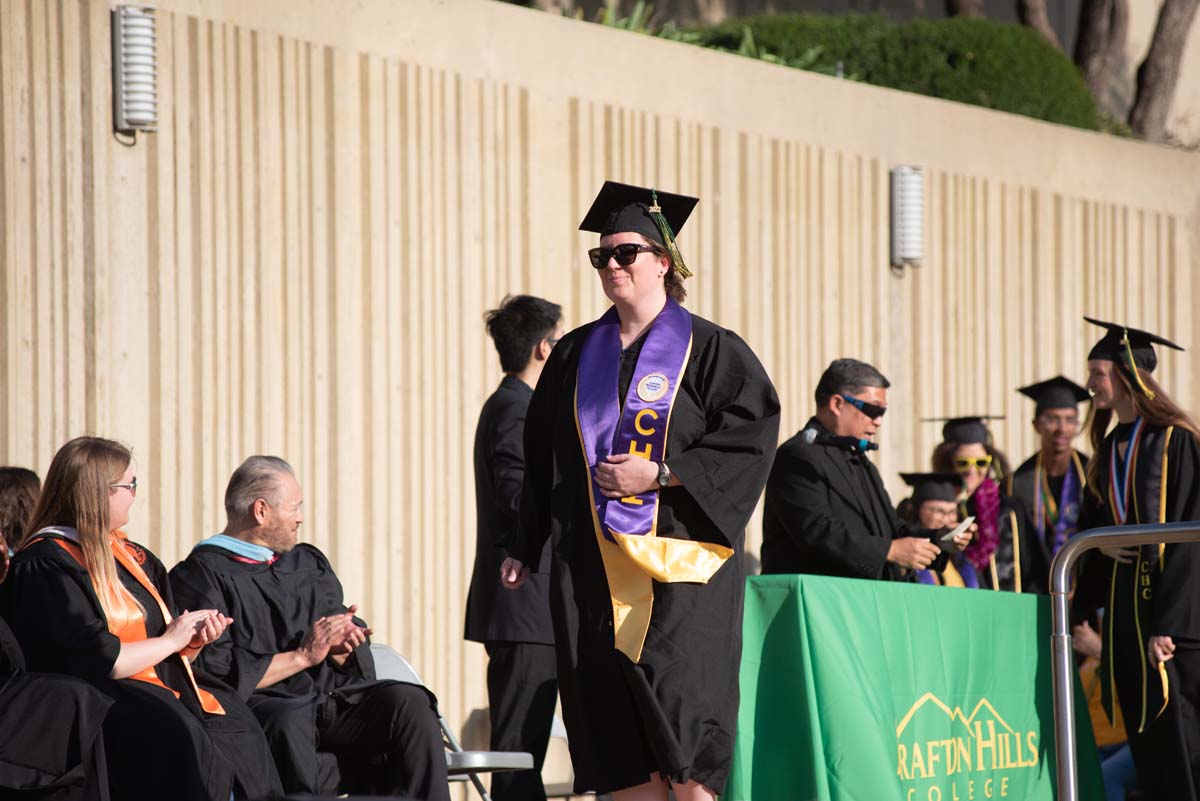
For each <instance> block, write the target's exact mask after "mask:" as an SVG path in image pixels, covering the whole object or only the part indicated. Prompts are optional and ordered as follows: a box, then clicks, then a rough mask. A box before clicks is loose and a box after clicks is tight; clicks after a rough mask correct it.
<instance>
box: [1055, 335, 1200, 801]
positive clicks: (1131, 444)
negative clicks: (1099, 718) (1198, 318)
mask: <svg viewBox="0 0 1200 801" xmlns="http://www.w3.org/2000/svg"><path fill="white" fill-rule="evenodd" d="M1084 319H1086V320H1088V322H1091V323H1094V324H1096V325H1099V326H1102V327H1104V328H1105V329H1106V333H1105V335H1104V337H1103V338H1102V339H1101V340H1100V341H1099V342H1098V343H1096V345H1095V347H1093V348H1092V350H1091V353H1090V354H1089V355H1088V381H1087V388H1088V390H1089V391H1090V392H1092V408H1093V411H1092V419H1091V421H1090V425H1089V432H1088V433H1089V437H1090V438H1091V441H1092V445H1093V448H1094V453H1095V458H1093V460H1092V462H1091V464H1090V466H1089V476H1088V492H1087V494H1086V495H1085V499H1084V508H1083V512H1082V513H1081V517H1080V523H1079V527H1080V529H1081V530H1086V529H1090V528H1095V527H1097V526H1111V525H1126V524H1135V523H1173V522H1180V521H1187V520H1200V446H1198V444H1197V441H1198V439H1200V434H1198V432H1197V427H1196V423H1195V422H1194V421H1193V420H1192V419H1191V418H1190V417H1189V416H1188V415H1187V414H1186V413H1185V412H1184V411H1183V410H1182V409H1180V408H1179V406H1177V405H1176V404H1175V403H1174V402H1173V401H1172V400H1171V399H1170V397H1168V396H1167V394H1166V393H1165V392H1164V391H1163V389H1162V387H1161V386H1159V385H1158V383H1157V382H1156V381H1155V380H1154V379H1153V378H1152V377H1151V375H1150V373H1151V371H1152V370H1154V368H1155V367H1156V366H1157V363H1158V357H1157V355H1156V354H1155V352H1154V345H1155V344H1158V345H1164V346H1166V347H1170V348H1175V349H1177V350H1182V348H1179V346H1178V345H1175V344H1173V343H1171V342H1168V341H1167V340H1165V339H1163V338H1162V337H1159V336H1156V335H1154V334H1150V333H1147V332H1145V331H1138V330H1137V329H1133V328H1126V327H1124V326H1120V325H1115V324H1112V323H1102V322H1100V321H1098V320H1093V319H1091V318H1084ZM1114 414H1115V415H1116V417H1117V425H1116V426H1115V427H1114V428H1113V430H1112V431H1109V430H1108V427H1109V424H1110V423H1111V422H1112V418H1113V415H1114ZM1084 570H1085V575H1084V577H1082V578H1081V579H1080V583H1081V584H1087V585H1095V584H1096V583H1097V579H1098V578H1099V579H1100V580H1101V581H1102V582H1103V583H1104V585H1106V586H1105V589H1106V590H1107V593H1106V595H1107V597H1106V598H1105V607H1106V612H1105V615H1104V622H1103V625H1102V628H1101V636H1102V638H1103V653H1102V655H1101V662H1100V675H1101V693H1102V698H1103V700H1104V704H1105V707H1106V709H1107V710H1108V712H1109V719H1110V720H1112V719H1113V712H1114V704H1116V703H1119V704H1120V709H1121V715H1122V717H1123V718H1124V721H1125V730H1126V733H1127V734H1128V735H1129V746H1130V749H1131V750H1132V751H1133V759H1134V763H1135V764H1136V766H1137V772H1138V782H1139V784H1140V786H1141V790H1142V794H1143V798H1146V799H1166V798H1169V799H1183V800H1184V801H1195V799H1196V798H1197V786H1198V784H1200V723H1198V720H1200V581H1197V576H1200V544H1197V543H1179V544H1172V545H1143V546H1141V547H1123V548H1105V549H1103V554H1102V555H1101V554H1098V555H1096V556H1095V558H1092V559H1089V560H1088V563H1087V564H1086V565H1085V567H1084ZM1077 596H1078V593H1077Z"/></svg>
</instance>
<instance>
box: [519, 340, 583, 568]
mask: <svg viewBox="0 0 1200 801" xmlns="http://www.w3.org/2000/svg"><path fill="white" fill-rule="evenodd" d="M589 330H591V326H585V327H584V328H582V329H579V330H577V331H573V332H571V334H568V335H567V336H566V337H564V338H563V339H562V340H560V341H559V343H558V345H557V346H556V347H555V348H554V350H552V351H551V352H550V358H549V359H548V360H547V361H546V366H545V367H544V368H542V375H541V376H540V377H539V378H538V383H537V387H535V388H534V390H533V397H532V398H531V399H530V401H529V408H528V410H527V411H526V413H525V419H526V420H527V421H533V423H532V424H527V425H526V426H525V434H524V451H525V473H524V484H523V487H522V490H521V508H520V525H518V526H517V527H516V528H515V529H514V530H513V534H512V540H511V541H510V542H509V543H507V546H508V552H509V554H510V555H511V556H512V557H513V558H514V559H517V560H519V561H520V562H521V563H522V564H524V565H525V566H526V567H528V568H529V569H530V571H532V572H537V571H538V566H539V565H538V563H539V562H540V561H541V554H542V548H543V547H544V546H545V544H546V541H547V540H548V539H549V538H550V528H551V525H552V519H553V514H552V509H551V505H550V498H551V495H552V493H553V489H554V481H555V469H554V438H553V436H552V429H551V427H550V425H549V422H548V421H551V420H553V419H554V416H555V413H556V411H557V409H558V404H559V395H560V393H561V392H563V391H566V390H565V389H564V382H565V381H566V380H567V369H566V361H567V358H566V357H567V352H568V350H570V349H571V348H572V346H578V344H580V343H582V341H583V337H586V336H587V332H588V331H589Z"/></svg>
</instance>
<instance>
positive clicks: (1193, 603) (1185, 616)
mask: <svg viewBox="0 0 1200 801" xmlns="http://www.w3.org/2000/svg"><path fill="white" fill-rule="evenodd" d="M1167 465H1168V468H1167V469H1168V470H1169V474H1168V476H1167V488H1166V489H1167V493H1166V497H1167V509H1166V520H1168V521H1171V522H1174V521H1183V520H1200V484H1198V483H1197V482H1198V481H1200V447H1198V446H1197V443H1196V440H1195V438H1194V437H1192V435H1191V434H1189V433H1188V432H1187V431H1185V430H1183V429H1180V428H1176V429H1175V431H1174V432H1172V437H1171V442H1170V444H1169V445H1168V446H1167ZM1197 576H1200V543H1191V542H1188V543H1178V544H1174V545H1167V546H1166V548H1165V549H1164V551H1163V564H1162V575H1161V576H1160V577H1159V580H1158V582H1157V584H1158V590H1157V593H1156V597H1155V599H1154V616H1153V623H1152V625H1151V627H1150V632H1149V633H1148V634H1151V635H1170V636H1172V637H1179V636H1183V637H1186V638H1189V639H1200V582H1197V580H1196V577H1197Z"/></svg>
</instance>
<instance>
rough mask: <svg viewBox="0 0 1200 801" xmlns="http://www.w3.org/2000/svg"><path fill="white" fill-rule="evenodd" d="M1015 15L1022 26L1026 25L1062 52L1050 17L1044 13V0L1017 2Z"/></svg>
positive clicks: (1020, 0)
mask: <svg viewBox="0 0 1200 801" xmlns="http://www.w3.org/2000/svg"><path fill="white" fill-rule="evenodd" d="M1017 15H1018V16H1019V17H1020V18H1021V24H1022V25H1028V26H1029V27H1030V28H1033V29H1034V30H1035V31H1037V32H1038V33H1040V34H1041V35H1042V36H1043V37H1045V39H1046V41H1047V42H1049V43H1050V44H1052V45H1054V47H1055V48H1056V49H1058V50H1062V49H1063V46H1062V42H1060V41H1059V40H1058V34H1057V33H1055V32H1054V26H1053V25H1051V24H1050V15H1049V14H1047V13H1046V0H1017Z"/></svg>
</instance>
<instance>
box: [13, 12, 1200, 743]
mask: <svg viewBox="0 0 1200 801" xmlns="http://www.w3.org/2000/svg"><path fill="white" fill-rule="evenodd" d="M155 5H157V6H158V7H159V9H160V14H159V38H160V45H159V58H160V66H159V80H160V85H159V92H160V128H159V131H158V132H157V133H155V134H150V135H142V136H139V137H138V138H137V141H136V143H134V144H133V145H132V146H127V145H126V144H123V143H121V142H119V141H117V140H116V139H115V138H114V137H113V135H112V133H111V130H110V124H111V123H110V118H111V113H110V102H111V101H110V94H109V93H110V79H109V61H110V54H109V38H108V37H109V27H108V25H109V23H108V11H107V6H106V4H105V3H104V2H91V1H90V0H0V209H2V211H3V214H2V225H0V301H2V308H3V320H2V322H0V461H3V462H7V463H16V464H26V465H30V466H32V467H35V468H36V469H38V470H39V471H44V470H45V468H46V466H47V464H48V463H49V460H50V457H51V455H52V454H53V451H54V449H55V448H56V447H57V446H58V445H59V444H61V443H62V442H63V441H64V440H65V439H67V438H68V437H70V436H74V435H77V434H80V433H84V432H95V433H100V434H105V435H110V436H115V437H118V438H120V439H122V440H124V441H126V442H128V443H130V444H131V445H132V446H133V447H134V450H135V454H136V456H137V458H138V473H139V478H140V479H141V480H142V481H144V482H145V489H144V490H143V491H142V492H140V493H139V498H138V501H139V503H138V506H137V507H135V518H134V521H133V523H132V524H131V527H130V528H131V533H132V534H133V536H135V537H136V538H139V539H142V540H144V541H146V542H147V543H148V544H150V545H151V547H152V548H153V549H154V550H155V551H156V552H157V553H158V554H159V555H160V556H161V557H162V558H163V559H164V561H166V562H167V563H168V564H171V563H173V562H174V561H175V560H177V559H179V558H181V557H182V556H183V555H184V554H185V553H186V552H187V550H188V548H189V547H190V545H191V544H192V543H193V542H195V541H196V540H198V539H200V538H201V537H203V536H206V535H208V534H211V533H213V532H215V531H217V530H218V529H219V528H220V526H221V524H222V515H221V494H222V492H223V489H224V484H225V480H226V478H227V476H228V475H229V473H230V471H231V470H232V469H233V467H235V466H236V464H237V463H238V462H239V461H240V460H241V459H242V458H243V457H244V456H246V455H248V454H251V453H255V452H272V453H278V454H281V455H283V456H285V457H286V458H288V459H289V460H290V461H291V462H292V463H293V464H294V465H295V466H296V468H297V470H298V471H299V474H300V477H301V481H302V483H303V485H304V488H305V490H306V494H307V499H306V504H305V509H306V513H307V520H306V523H305V526H304V529H303V534H304V536H305V537H306V538H308V539H310V540H311V541H313V542H315V543H317V544H318V545H319V546H321V547H322V548H324V549H326V551H327V552H329V553H330V555H331V557H332V558H333V560H334V563H335V565H336V567H337V569H338V571H339V573H340V575H341V576H342V578H343V580H344V583H345V585H346V589H347V595H348V597H349V598H350V599H351V600H355V601H357V602H358V603H359V604H360V605H361V607H362V610H363V614H364V615H366V616H367V617H368V618H369V619H370V620H372V622H373V623H374V624H375V626H376V630H377V631H378V632H379V633H380V635H381V636H382V637H383V638H385V639H387V640H388V641H390V642H391V643H393V644H395V645H396V646H397V647H398V648H399V649H400V650H402V651H403V652H405V653H406V654H408V655H409V656H410V657H411V658H412V660H413V661H414V662H415V664H416V665H417V667H418V669H419V670H420V671H421V672H422V673H423V674H424V675H425V677H426V679H427V680H428V681H429V683H430V684H431V685H432V686H433V687H434V688H435V689H436V691H437V692H438V694H439V695H440V697H441V699H442V703H443V707H444V709H445V710H446V712H447V714H448V716H449V717H450V719H451V720H452V721H455V722H456V723H461V722H462V721H463V720H464V719H465V717H466V714H467V713H468V711H469V710H471V709H473V708H478V707H482V706H484V704H485V693H484V687H483V664H484V654H483V650H482V648H480V647H478V646H476V645H473V644H464V643H463V642H462V639H461V631H462V611H463V602H464V599H465V596H466V588H467V582H468V579H469V572H470V560H471V556H472V553H473V547H474V546H473V538H474V533H473V525H474V512H473V495H472V480H473V479H472V474H471V442H472V436H473V429H474V423H475V419H476V414H477V410H478V408H479V406H480V404H481V403H482V401H483V399H484V398H485V397H486V395H487V393H488V392H489V391H490V390H491V389H492V387H493V386H494V385H495V384H496V383H497V381H498V380H499V377H500V376H499V370H498V365H497V364H496V359H495V355H494V352H493V351H492V349H491V347H490V343H489V342H488V341H487V339H486V337H485V336H484V333H483V327H482V321H481V314H482V312H483V311H484V310H485V309H487V308H489V307H491V306H493V305H495V303H496V302H497V301H498V300H499V299H500V298H501V297H502V296H503V295H504V294H505V293H506V292H517V291H528V292H534V293H538V294H544V295H546V296H548V297H551V298H553V299H556V300H559V301H561V302H563V304H564V307H565V310H566V315H567V321H568V323H569V324H570V325H576V324H579V323H581V322H584V321H586V320H588V319H590V318H592V317H594V316H595V315H597V314H598V313H599V312H600V311H601V310H602V309H603V308H604V301H603V296H602V294H601V293H600V292H599V289H598V287H597V285H596V281H595V278H594V277H593V276H592V271H591V269H590V267H588V265H587V262H586V258H585V256H584V250H585V248H586V247H588V246H589V243H590V239H589V237H587V236H584V235H581V234H578V233H577V232H576V231H575V225H576V223H577V221H578V220H579V219H580V217H581V216H582V213H583V212H584V210H585V209H586V208H587V205H588V203H589V202H590V199H591V197H592V194H593V192H594V191H595V189H596V188H597V187H598V186H599V185H600V183H601V182H602V181H603V179H605V178H607V177H611V178H616V179H621V180H627V181H633V182H647V183H657V184H658V185H659V186H662V187H663V188H667V189H674V190H678V191H683V192H692V193H696V194H699V195H700V196H701V197H702V201H701V204H700V206H699V208H698V211H697V213H696V215H695V218H694V220H693V221H692V222H691V223H689V225H688V226H687V228H686V229H685V231H684V232H683V234H682V237H681V244H682V246H683V248H684V250H685V253H686V254H687V256H688V259H689V263H690V264H691V265H692V266H693V268H694V269H695V270H696V272H697V277H696V278H695V279H694V280H693V281H692V282H691V285H690V287H689V289H690V292H691V295H690V300H689V305H690V306H691V308H692V309H693V310H695V311H696V312H697V313H700V314H703V315H705V316H709V317H711V318H714V319H716V320H717V321H719V322H721V323H723V324H726V325H728V326H730V327H732V328H734V329H736V330H738V331H739V332H741V333H742V334H743V335H744V336H745V337H746V339H747V340H748V341H749V342H750V344H751V345H752V346H753V347H754V348H755V350H756V351H757V352H758V354H759V355H760V356H761V358H762V359H763V361H764V363H765V364H766V365H767V368H768V369H769V371H770V373H771V375H772V376H773V378H774V379H775V382H776V385H777V387H778V389H779V391H780V394H781V396H782V398H783V403H784V431H785V433H786V434H789V435H790V433H791V432H793V431H794V430H795V429H796V428H798V427H799V426H800V425H802V424H803V422H804V420H805V419H806V417H807V415H808V414H809V411H810V405H811V400H810V397H811V391H812V388H813V386H814V384H815V381H816V378H817V376H818V375H819V373H820V371H821V369H822V368H823V367H824V365H825V364H826V363H827V362H828V361H829V360H830V359H831V358H833V357H835V356H839V355H855V356H859V357H861V358H865V359H868V360H870V361H872V362H875V363H876V364H877V365H878V366H880V367H881V368H882V369H883V370H884V371H885V372H886V373H887V374H888V375H889V376H890V377H891V378H892V379H893V381H894V389H893V394H892V397H891V400H892V409H893V411H892V413H891V415H890V416H889V417H888V419H887V423H886V426H885V435H884V449H883V450H882V451H881V452H880V463H881V467H882V468H883V470H884V472H885V475H886V477H887V478H888V481H889V484H890V485H891V486H892V488H893V491H897V490H898V487H897V482H896V479H895V473H896V471H898V470H901V469H910V468H919V467H921V466H923V465H924V464H925V463H926V462H927V459H928V454H929V452H930V450H931V449H932V447H933V445H934V444H935V442H936V440H937V435H938V430H937V427H936V426H932V425H922V424H920V423H919V422H918V418H919V417H921V416H927V415H928V416H933V415H942V414H960V413H967V412H989V413H996V414H1004V415H1006V420H1005V421H1004V422H1002V423H999V424H998V425H997V426H996V433H997V436H998V437H999V439H1000V441H1001V442H1002V444H1003V445H1004V446H1005V447H1006V448H1007V449H1008V450H1009V451H1010V452H1012V453H1013V455H1014V456H1017V457H1020V456H1023V455H1025V453H1026V452H1027V451H1029V450H1030V448H1031V447H1032V436H1031V433H1030V431H1029V430H1028V429H1029V426H1028V422H1027V421H1028V419H1029V418H1030V417H1031V415H1032V410H1031V408H1030V407H1029V405H1028V404H1027V403H1026V402H1025V401H1023V400H1022V399H1021V398H1020V397H1019V396H1018V395H1016V394H1015V393H1014V392H1013V391H1012V390H1013V388H1014V387H1016V386H1018V385H1020V384H1023V383H1026V382H1030V381H1033V380H1037V379H1041V378H1044V377H1047V376H1049V375H1051V374H1053V373H1055V372H1057V371H1060V370H1062V371H1065V372H1066V373H1067V374H1068V375H1070V376H1072V377H1074V378H1077V379H1081V378H1082V377H1083V371H1084V365H1083V362H1084V357H1085V354H1086V348H1087V347H1088V345H1089V344H1090V342H1091V340H1092V339H1093V338H1094V336H1095V333H1094V332H1093V331H1091V330H1088V329H1087V328H1085V326H1084V324H1083V323H1082V322H1081V321H1080V320H1079V316H1080V315H1081V314H1083V313H1090V314H1094V315H1098V316H1100V317H1105V318H1117V319H1121V320H1129V321H1132V322H1134V323H1138V324H1144V325H1145V326H1147V327H1150V328H1154V329H1156V330H1159V331H1162V332H1163V333H1166V334H1169V335H1171V336H1172V337H1174V338H1176V339H1178V340H1179V341H1180V342H1181V343H1183V344H1185V345H1190V346H1193V347H1194V348H1200V335H1198V334H1200V326H1197V324H1196V323H1195V322H1194V318H1193V316H1192V309H1193V307H1194V306H1195V303H1196V299H1197V297H1196V295H1197V291H1198V285H1197V282H1196V280H1195V279H1194V278H1193V275H1194V273H1195V271H1196V269H1197V266H1198V253H1200V247H1198V240H1197V227H1198V223H1200V157H1197V156H1196V155H1188V154H1184V153H1179V152H1175V151H1170V150H1165V149H1161V148H1154V147H1149V146H1145V145H1139V144H1136V143H1132V142H1128V141H1122V140H1118V139H1113V138H1108V137H1104V136H1098V135H1093V134H1086V133H1081V132H1078V131H1073V130H1069V129H1064V128H1058V127H1053V126H1047V125H1042V124H1037V123H1034V122H1031V121H1028V120H1025V119H1021V118H1016V117H1011V116H1006V115H1001V114H995V113H990V112H986V111H982V110H979V109H975V108H968V107H963V106H956V105H953V104H948V103H943V102H940V101H937V100H932V99H929V98H922V97H915V96H910V95H904V94H901V93H896V92H889V91H885V90H880V89H876V88H872V87H867V86H862V85H858V84H853V83H848V82H843V81H837V80H834V79H829V78H825V77H821V76H815V75H810V74H805V73H800V72H795V71H791V70H787V69H784V68H780V67H775V66H771V65H767V64H762V63H757V62H751V61H748V60H743V59H739V58H736V57H733V56H727V55H720V54H715V53H710V52H706V51H700V50H697V49H693V48H690V47H688V46H684V45H678V44H672V43H666V42H661V41H655V40H651V39H649V38H645V37H640V36H636V35H633V34H626V33H623V32H619V31H613V30H607V29H602V28H600V27H597V26H593V25H589V24H586V23H582V22H577V21H573V20H566V19H560V18H556V17H552V16H550V15H545V14H540V13H537V12H533V11H528V10H524V9H520V8H515V7H511V6H507V5H502V4H498V3H488V2H482V0H445V2H434V0H409V1H408V2H391V0H359V2H355V3H333V2H320V1H319V0H255V1H254V2H245V0H239V1H238V2H234V1H233V0H228V1H227V2H226V1H224V0H161V2H157V3H155ZM904 163H912V164H920V165H923V166H925V167H926V169H927V195H928V209H927V212H928V213H927V228H928V231H927V240H926V241H927V249H928V258H927V259H926V262H925V264H924V265H923V266H921V267H920V268H917V269H911V270H906V271H905V272H904V273H903V274H899V275H897V274H893V273H892V272H891V271H890V270H889V268H888V266H887V242H888V223H887V219H888V200H887V185H888V184H887V176H888V170H889V168H890V167H892V166H895V165H896V164H904ZM1193 353H1194V350H1193ZM1193 363H1194V359H1193V356H1192V355H1191V354H1189V355H1188V356H1169V357H1167V358H1166V360H1165V365H1164V367H1163V369H1162V377H1163V378H1164V379H1165V382H1166V384H1167V386H1168V387H1169V388H1170V389H1171V390H1173V391H1174V392H1175V393H1176V394H1177V395H1178V396H1179V397H1180V398H1181V399H1182V400H1183V401H1184V403H1185V404H1186V405H1189V406H1192V407H1197V406H1200V398H1198V397H1197V394H1196V390H1197V385H1196V383H1195V376H1196V373H1195V370H1194V369H1193V366H1192V365H1193ZM897 497H899V496H897ZM749 541H750V543H751V547H752V549H754V550H756V549H757V544H758V542H759V541H760V530H759V525H758V522H757V520H756V521H755V522H754V523H753V524H752V526H751V529H750V532H749Z"/></svg>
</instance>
